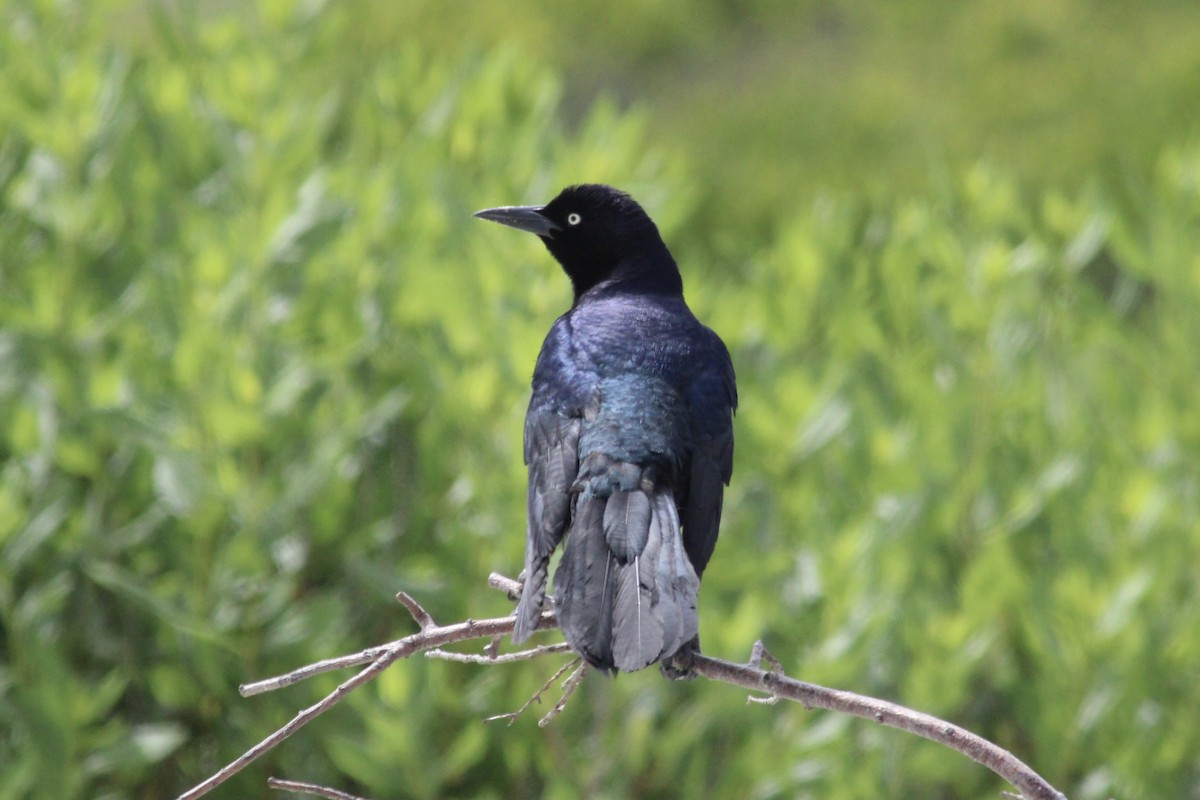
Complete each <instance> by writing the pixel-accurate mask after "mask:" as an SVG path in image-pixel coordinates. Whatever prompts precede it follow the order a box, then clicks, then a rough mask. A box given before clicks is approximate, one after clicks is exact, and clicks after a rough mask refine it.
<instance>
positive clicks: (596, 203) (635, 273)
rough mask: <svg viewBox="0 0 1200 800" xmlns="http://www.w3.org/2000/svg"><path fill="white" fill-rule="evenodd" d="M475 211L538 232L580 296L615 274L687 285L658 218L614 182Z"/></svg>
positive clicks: (671, 286) (667, 286)
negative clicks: (539, 200) (537, 201)
mask: <svg viewBox="0 0 1200 800" xmlns="http://www.w3.org/2000/svg"><path fill="white" fill-rule="evenodd" d="M475 216H477V217H479V218H480V219H486V220H491V221H492V222H499V223H500V224H501V225H508V226H509V227H512V228H517V229H518V230H523V231H528V232H529V233H534V234H536V235H537V236H538V237H539V238H540V239H541V240H542V243H543V244H545V245H546V249H547V250H549V251H550V254H551V255H553V256H554V258H555V259H557V261H558V263H560V264H561V265H562V267H563V271H564V272H566V273H567V276H568V277H569V278H570V279H571V282H572V284H574V287H575V298H576V300H578V299H579V297H580V296H581V295H583V294H584V293H585V292H586V291H587V290H588V289H590V288H592V287H593V286H595V285H597V284H598V283H601V282H603V281H607V280H610V279H624V280H628V281H637V282H641V283H647V282H650V283H658V284H662V286H663V288H665V289H668V290H673V291H682V285H681V284H680V281H679V271H678V269H677V268H676V266H675V261H674V259H672V258H671V254H670V252H669V251H668V250H667V246H666V245H665V244H663V241H662V237H661V236H659V233H658V227H657V226H656V225H655V224H654V221H653V220H651V219H650V217H649V215H647V214H646V212H645V211H643V210H642V207H641V206H640V205H638V204H637V202H636V201H635V200H634V199H633V198H632V197H630V196H629V195H627V194H625V193H624V192H622V191H620V190H618V189H614V188H613V187H611V186H605V185H603V184H598V183H586V184H580V185H578V186H568V187H567V188H566V189H563V190H562V191H561V192H559V194H558V196H557V197H555V198H554V199H553V200H551V201H550V202H549V203H546V204H545V205H544V206H502V207H500V208H488V209H484V210H483V211H477V212H475ZM677 284H678V285H679V286H678V288H676V285H677Z"/></svg>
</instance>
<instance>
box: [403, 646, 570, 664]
mask: <svg viewBox="0 0 1200 800" xmlns="http://www.w3.org/2000/svg"><path fill="white" fill-rule="evenodd" d="M488 648H489V649H490V648H491V645H488ZM569 652H571V647H570V645H568V644H567V643H566V642H559V643H558V644H544V645H541V646H539V647H531V648H530V649H528V650H518V651H517V652H515V653H504V654H503V655H490V654H489V653H483V654H482V655H480V654H478V653H451V652H449V651H447V650H426V651H425V657H426V658H436V659H440V660H441V661H457V662H459V663H460V664H512V663H513V662H516V661H532V660H533V659H535V658H538V657H540V656H549V655H555V654H557V653H569Z"/></svg>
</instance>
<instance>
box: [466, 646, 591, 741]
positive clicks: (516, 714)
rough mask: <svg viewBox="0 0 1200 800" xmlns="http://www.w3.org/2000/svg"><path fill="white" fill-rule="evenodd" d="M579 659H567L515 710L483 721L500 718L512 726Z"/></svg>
mask: <svg viewBox="0 0 1200 800" xmlns="http://www.w3.org/2000/svg"><path fill="white" fill-rule="evenodd" d="M580 661H581V659H579V658H573V659H571V660H570V661H568V662H567V663H566V664H563V665H562V667H561V668H560V669H559V670H558V672H556V673H554V674H553V675H551V676H550V677H549V679H547V681H546V682H545V683H543V684H542V688H540V689H538V690H537V691H536V692H534V693H533V696H532V697H530V698H529V699H528V700H526V701H525V705H523V706H521V707H520V708H518V709H517V710H516V711H509V712H508V713H507V714H497V715H496V716H494V717H488V718H487V719H485V720H484V722H499V721H500V720H502V719H506V720H508V725H509V727H512V724H513V723H514V722H516V721H517V717H519V716H521V715H522V714H524V713H525V710H526V709H528V708H529V707H530V706H531V705H533V704H534V703H540V702H542V695H543V694H544V693H545V692H546V690H548V689H549V688H550V686H551V684H553V683H554V682H555V681H556V680H558V679H559V676H561V675H562V674H563V673H564V672H566V671H567V670H569V669H570V668H571V667H573V666H575V665H576V664H579V663H580Z"/></svg>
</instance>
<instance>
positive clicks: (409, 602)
mask: <svg viewBox="0 0 1200 800" xmlns="http://www.w3.org/2000/svg"><path fill="white" fill-rule="evenodd" d="M396 599H397V600H399V601H400V604H401V605H403V606H404V607H405V608H407V609H408V613H410V614H412V618H413V619H414V620H416V622H417V624H418V625H419V626H421V630H423V631H424V630H428V629H430V628H436V627H437V623H436V622H434V621H433V617H431V616H430V615H429V612H428V611H426V610H425V609H424V608H423V607H422V606H421V604H420V603H418V602H417V601H416V600H414V599H413V598H412V595H410V594H409V593H408V592H396Z"/></svg>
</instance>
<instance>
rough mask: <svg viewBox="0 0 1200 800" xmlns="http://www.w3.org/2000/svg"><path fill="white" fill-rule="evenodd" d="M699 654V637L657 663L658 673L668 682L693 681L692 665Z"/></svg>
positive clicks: (694, 674) (694, 676)
mask: <svg viewBox="0 0 1200 800" xmlns="http://www.w3.org/2000/svg"><path fill="white" fill-rule="evenodd" d="M699 652H700V637H699V636H697V637H695V638H694V639H692V640H691V641H690V642H687V643H685V644H684V645H683V647H681V648H679V649H678V650H676V651H675V652H674V653H672V654H671V655H669V656H667V657H666V658H664V659H663V660H662V661H661V662H659V665H658V671H659V672H661V673H662V676H663V677H664V678H666V679H667V680H669V681H691V680H695V679H696V671H695V669H693V665H694V664H695V661H696V654H697V653H699Z"/></svg>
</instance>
